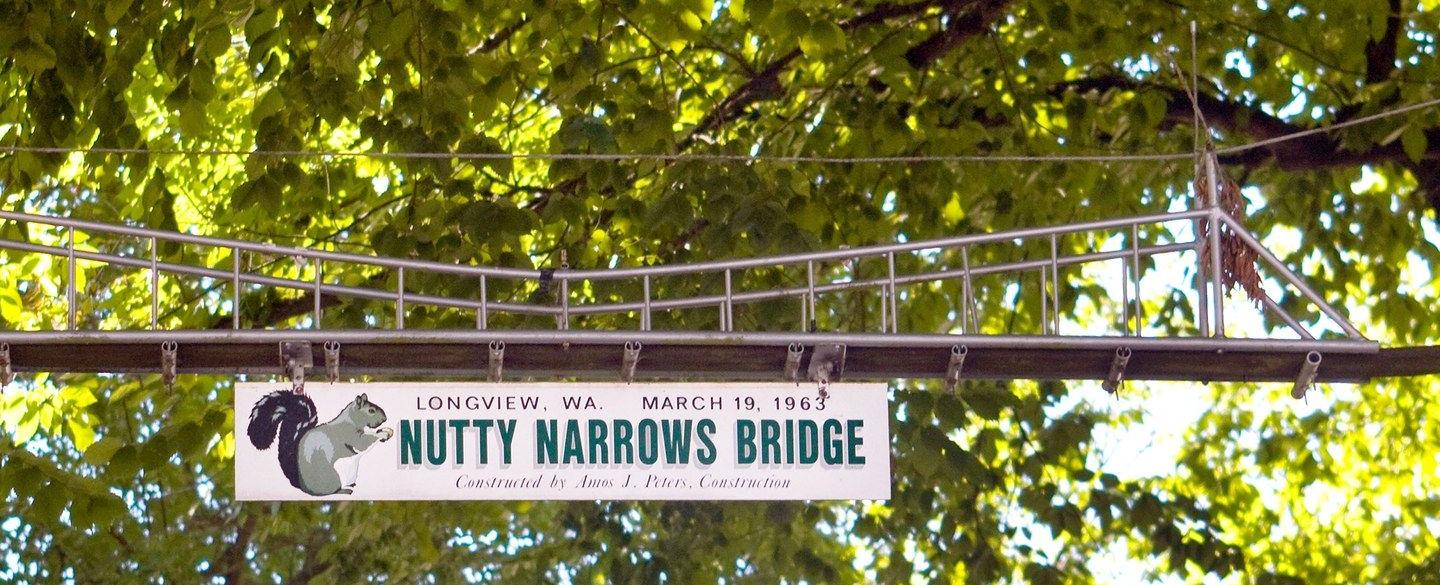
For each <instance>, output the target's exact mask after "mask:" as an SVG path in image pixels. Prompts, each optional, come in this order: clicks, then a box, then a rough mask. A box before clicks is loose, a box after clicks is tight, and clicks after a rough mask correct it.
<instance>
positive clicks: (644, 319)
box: [640, 274, 650, 331]
mask: <svg viewBox="0 0 1440 585" xmlns="http://www.w3.org/2000/svg"><path fill="white" fill-rule="evenodd" d="M644 288H645V306H644V307H643V308H642V309H641V310H640V330H641V331H649V330H650V275H649V274H646V275H645V279H644Z"/></svg>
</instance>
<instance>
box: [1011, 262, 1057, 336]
mask: <svg viewBox="0 0 1440 585" xmlns="http://www.w3.org/2000/svg"><path fill="white" fill-rule="evenodd" d="M1046 272H1048V271H1047V270H1046V269H1045V268H1044V267H1043V266H1042V267H1041V268H1040V334H1041V335H1049V334H1050V309H1049V304H1050V301H1049V298H1050V287H1048V286H1046V284H1045V281H1046V280H1047V279H1046V277H1045V276H1046V275H1045V273H1046ZM1019 281H1020V283H1021V286H1020V290H1021V291H1024V290H1025V286H1024V282H1025V279H1024V277H1023V276H1022V277H1021V278H1020V279H1019ZM1020 296H1021V297H1022V298H1024V297H1025V295H1024V294H1021V295H1020Z"/></svg>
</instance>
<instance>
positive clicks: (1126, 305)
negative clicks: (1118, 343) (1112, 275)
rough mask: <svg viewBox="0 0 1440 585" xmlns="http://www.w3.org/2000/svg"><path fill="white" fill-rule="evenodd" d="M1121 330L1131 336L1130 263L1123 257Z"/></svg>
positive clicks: (1121, 264)
mask: <svg viewBox="0 0 1440 585" xmlns="http://www.w3.org/2000/svg"><path fill="white" fill-rule="evenodd" d="M1122 251H1123V249H1122ZM1120 332H1121V335H1123V336H1125V337H1129V336H1130V265H1129V263H1127V262H1126V261H1125V258H1123V257H1122V258H1120Z"/></svg>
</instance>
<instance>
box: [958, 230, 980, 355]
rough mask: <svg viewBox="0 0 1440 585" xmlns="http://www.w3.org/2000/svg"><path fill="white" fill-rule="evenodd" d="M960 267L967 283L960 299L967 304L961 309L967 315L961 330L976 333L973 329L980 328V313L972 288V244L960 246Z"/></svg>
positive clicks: (962, 322) (971, 333)
mask: <svg viewBox="0 0 1440 585" xmlns="http://www.w3.org/2000/svg"><path fill="white" fill-rule="evenodd" d="M960 269H961V271H962V272H964V273H965V285H964V288H963V289H962V292H961V299H960V301H961V302H962V303H964V304H965V306H963V307H961V308H960V310H961V312H962V314H964V315H966V316H967V317H966V318H965V319H964V320H963V321H961V325H960V330H961V331H962V332H964V333H965V334H966V335H974V334H975V331H972V329H975V330H978V329H980V323H979V321H980V319H979V315H976V314H975V311H974V310H973V307H974V306H975V298H974V293H973V292H972V291H971V289H970V246H960Z"/></svg>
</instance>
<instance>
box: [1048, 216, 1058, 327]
mask: <svg viewBox="0 0 1440 585" xmlns="http://www.w3.org/2000/svg"><path fill="white" fill-rule="evenodd" d="M1050 301H1051V302H1050V304H1051V305H1052V306H1053V308H1054V309H1055V312H1054V315H1055V324H1054V325H1053V326H1052V327H1051V328H1050V332H1051V333H1052V334H1055V335H1059V334H1060V244H1059V241H1058V238H1057V237H1056V235H1055V234H1050Z"/></svg>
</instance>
